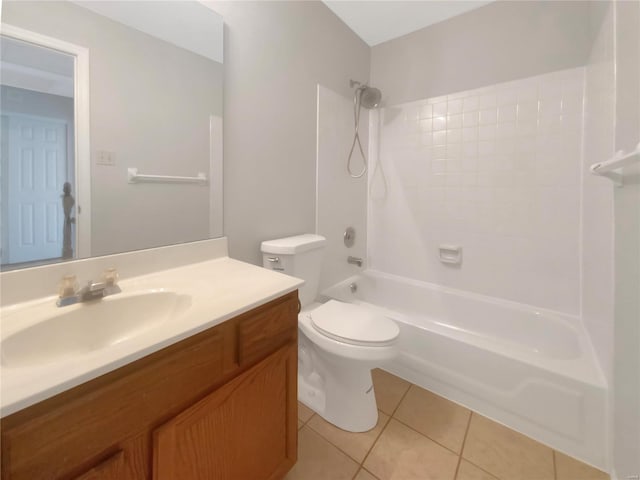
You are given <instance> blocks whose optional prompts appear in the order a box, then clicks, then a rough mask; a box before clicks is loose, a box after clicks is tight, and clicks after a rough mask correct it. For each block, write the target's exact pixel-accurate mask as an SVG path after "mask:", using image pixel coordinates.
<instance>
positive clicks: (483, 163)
mask: <svg viewBox="0 0 640 480" xmlns="http://www.w3.org/2000/svg"><path fill="white" fill-rule="evenodd" d="M584 79H585V69H584V68H582V67H580V68H573V69H568V70H562V71H558V72H553V73H549V74H545V75H539V76H535V77H529V78H525V79H521V80H516V81H511V82H506V83H500V84H497V85H492V86H489V87H484V88H479V89H473V90H467V91H463V92H456V93H453V94H451V95H446V96H439V97H435V98H426V99H422V100H418V101H413V102H408V103H403V104H400V105H393V106H388V107H386V108H382V109H380V110H379V111H378V112H374V113H373V114H372V115H371V116H370V132H371V138H372V139H378V140H377V141H372V142H371V144H370V145H371V153H370V157H371V161H372V163H374V162H379V166H378V167H379V168H377V169H376V166H375V164H374V165H372V167H371V169H370V199H369V205H368V238H367V241H368V249H369V250H368V251H369V262H370V263H369V267H370V268H374V269H376V270H379V271H383V272H387V273H391V274H394V275H399V276H402V277H408V278H412V279H415V280H420V281H425V282H429V283H434V284H438V285H442V286H446V287H451V288H456V289H459V290H465V291H470V292H474V293H479V294H483V295H488V296H492V297H498V298H502V299H506V300H511V301H515V302H519V303H523V304H528V305H534V306H537V307H541V308H545V309H550V310H556V311H559V312H563V313H566V314H570V315H577V314H579V312H580V261H581V258H580V256H581V250H580V249H581V242H580V197H581V181H580V179H581V167H582V160H581V159H582V141H583V139H582V132H583V128H582V126H583V100H584ZM441 244H452V245H460V246H461V247H462V249H463V260H462V265H461V267H457V266H451V265H448V264H444V263H441V262H440V260H439V257H438V246H439V245H441Z"/></svg>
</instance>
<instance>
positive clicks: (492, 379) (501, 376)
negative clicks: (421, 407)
mask: <svg viewBox="0 0 640 480" xmlns="http://www.w3.org/2000/svg"><path fill="white" fill-rule="evenodd" d="M352 285H356V286H357V289H356V290H355V291H352V290H353V288H351V286H352ZM323 296H324V297H326V298H334V299H336V300H341V301H344V302H352V303H358V304H361V305H364V306H366V307H367V308H371V309H374V310H376V311H378V312H380V313H383V314H385V315H386V316H388V317H390V318H392V319H394V320H395V321H396V322H397V323H398V325H399V327H400V337H399V346H400V354H399V356H398V358H397V359H396V360H394V361H393V362H392V363H390V364H389V365H387V366H386V367H385V369H386V370H388V371H390V372H392V373H394V374H396V375H398V376H400V377H402V378H404V379H406V380H408V381H410V382H412V383H415V384H417V385H419V386H421V387H423V388H426V389H428V390H430V391H432V392H435V393H437V394H439V395H442V396H443V397H446V398H449V399H450V400H452V401H454V402H457V403H459V404H462V405H464V406H466V407H468V408H470V409H471V410H474V411H476V412H478V413H480V414H482V415H485V416H487V417H490V418H492V419H494V420H496V421H498V422H500V423H502V424H504V425H506V426H508V427H510V428H512V429H514V430H517V431H519V432H521V433H523V434H525V435H528V436H529V437H532V438H534V439H536V440H538V441H540V442H542V443H544V444H547V445H549V446H550V447H552V448H555V449H556V450H559V451H562V452H565V453H567V454H568V455H571V456H573V457H576V458H579V459H580V460H582V461H584V462H586V463H590V464H592V465H594V466H596V467H598V468H600V469H602V470H605V471H608V467H609V465H608V450H607V444H608V443H607V416H606V411H607V410H606V407H607V405H606V401H607V386H606V383H605V381H604V377H603V375H602V372H601V370H600V367H599V365H598V363H597V361H596V359H595V355H594V352H593V348H592V346H591V343H590V340H589V337H588V335H587V333H586V332H585V330H584V328H583V326H582V324H581V321H580V319H579V318H577V317H572V316H568V315H563V314H559V313H557V312H552V311H544V310H540V309H536V308H534V307H531V306H528V305H522V304H518V303H514V302H509V301H505V300H500V299H496V298H491V297H486V296H483V295H477V294H473V293H469V292H462V291H458V290H453V289H449V288H443V287H440V286H437V285H432V284H428V283H425V282H420V281H416V280H411V279H407V278H404V277H398V276H395V275H390V274H386V273H382V272H378V271H374V270H366V271H364V272H362V273H361V274H360V275H358V276H355V277H351V278H349V279H347V280H345V281H343V282H340V283H338V284H336V285H334V286H332V287H330V288H328V289H327V290H325V291H324V292H323Z"/></svg>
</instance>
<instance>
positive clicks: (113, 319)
mask: <svg viewBox="0 0 640 480" xmlns="http://www.w3.org/2000/svg"><path fill="white" fill-rule="evenodd" d="M190 305H191V297H190V296H188V295H179V294H176V293H175V292H170V291H164V290H148V291H144V292H137V293H131V294H125V293H119V294H116V295H112V296H108V297H105V298H103V299H101V300H94V301H91V302H86V303H79V304H75V305H72V306H67V307H60V308H57V307H55V306H53V305H46V306H42V305H40V306H38V307H34V308H25V309H23V310H20V311H16V312H13V313H12V314H11V317H12V318H11V321H12V323H14V322H15V323H14V324H16V325H19V324H20V323H21V321H23V322H24V323H26V322H28V323H29V324H30V326H28V327H26V328H24V329H22V330H19V331H17V332H15V333H13V334H11V335H8V336H7V337H6V338H4V339H3V340H2V343H1V346H0V351H1V352H2V365H3V366H6V367H27V366H34V365H41V364H47V363H53V362H57V361H61V360H64V359H69V358H73V357H75V358H76V359H77V360H78V361H82V359H81V357H78V355H84V354H88V353H91V352H94V351H97V350H101V349H104V348H107V347H110V346H113V345H116V344H119V343H121V342H125V341H127V340H129V339H131V338H133V337H136V336H138V335H140V334H142V333H145V332H147V331H149V330H151V329H153V328H155V327H158V326H160V325H162V324H164V323H165V322H167V321H170V320H172V319H173V320H175V319H177V318H178V317H180V315H181V314H182V313H184V312H185V311H186V310H187V309H188V308H189V306H190ZM21 317H22V318H21ZM34 317H39V318H37V319H36V320H35V323H34Z"/></svg>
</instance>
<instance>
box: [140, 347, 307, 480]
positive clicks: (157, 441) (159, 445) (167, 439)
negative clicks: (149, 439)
mask: <svg viewBox="0 0 640 480" xmlns="http://www.w3.org/2000/svg"><path fill="white" fill-rule="evenodd" d="M296 353H297V347H296V345H295V344H294V343H290V344H289V345H287V346H285V347H283V348H281V349H280V350H278V351H277V352H275V353H273V354H272V355H270V356H269V357H267V358H266V359H264V360H263V361H262V362H260V363H258V364H257V365H255V366H254V367H253V368H251V369H250V370H248V371H247V372H245V373H243V374H242V375H240V376H239V377H237V378H235V379H234V380H232V381H231V382H229V383H227V384H226V385H224V386H223V387H221V388H220V389H218V390H216V391H215V392H213V393H211V394H210V395H209V396H207V397H205V398H204V399H203V400H201V401H200V402H198V403H196V404H195V405H193V406H192V407H190V408H189V409H187V410H185V411H184V412H182V413H181V414H179V415H178V416H177V417H175V418H173V419H172V420H170V421H169V422H167V423H166V424H164V425H163V426H161V427H160V428H158V429H157V430H155V431H154V448H153V478H154V480H176V479H180V480H196V479H198V480H249V479H250V480H276V479H280V478H282V477H283V476H284V474H285V473H286V472H287V471H288V470H289V469H290V468H291V467H292V466H293V464H294V463H295V461H296V450H297V428H296V427H297V425H296V412H297V401H296V396H297V358H296Z"/></svg>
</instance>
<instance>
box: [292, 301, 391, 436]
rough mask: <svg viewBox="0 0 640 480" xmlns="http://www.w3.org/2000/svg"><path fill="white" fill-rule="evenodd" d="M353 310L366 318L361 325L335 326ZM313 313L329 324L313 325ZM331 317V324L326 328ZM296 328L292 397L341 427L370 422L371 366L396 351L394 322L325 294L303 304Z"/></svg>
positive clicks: (355, 428) (374, 416)
mask: <svg viewBox="0 0 640 480" xmlns="http://www.w3.org/2000/svg"><path fill="white" fill-rule="evenodd" d="M328 312H330V313H328ZM354 316H355V317H356V318H357V319H359V320H361V319H366V323H365V325H366V328H363V329H362V330H360V331H359V330H358V329H354V328H351V329H349V328H346V329H341V328H340V326H342V327H344V326H347V327H348V326H349V325H350V324H351V322H350V320H352V319H353V317H354ZM318 317H319V319H320V320H322V321H325V322H326V323H328V324H329V325H326V324H323V323H321V325H322V326H321V327H319V326H318V324H317V322H316V319H318ZM332 321H333V322H334V323H335V326H336V327H337V328H336V329H330V330H327V327H328V326H330V327H333V326H334V325H331V323H332ZM298 328H299V333H300V335H299V336H298V399H299V400H300V401H301V402H302V403H304V404H305V405H307V406H308V407H309V408H311V409H312V410H314V411H315V412H317V413H318V414H319V415H320V416H321V417H323V418H324V419H325V420H327V421H328V422H330V423H332V424H334V425H336V426H337V427H339V428H341V429H343V430H347V431H349V432H365V431H367V430H371V429H372V428H374V427H375V426H376V424H377V422H378V408H377V405H376V399H375V392H374V388H373V382H372V379H371V370H372V369H373V368H376V367H380V366H383V365H384V363H385V362H387V361H389V360H391V359H392V358H394V357H395V356H396V354H397V348H396V345H395V343H396V339H397V337H398V334H399V329H398V326H397V325H396V324H395V323H394V322H393V321H392V320H390V319H388V318H386V317H382V316H377V315H375V314H373V313H372V312H369V311H367V310H366V309H365V308H363V307H360V306H358V305H352V304H348V303H342V302H337V301H335V300H330V301H329V302H327V303H326V304H324V305H320V306H315V308H311V309H308V310H303V311H302V312H301V313H300V314H299V315H298ZM345 330H346V331H345Z"/></svg>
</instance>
